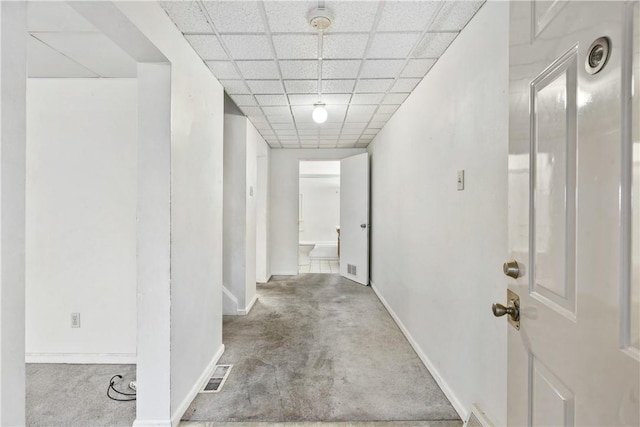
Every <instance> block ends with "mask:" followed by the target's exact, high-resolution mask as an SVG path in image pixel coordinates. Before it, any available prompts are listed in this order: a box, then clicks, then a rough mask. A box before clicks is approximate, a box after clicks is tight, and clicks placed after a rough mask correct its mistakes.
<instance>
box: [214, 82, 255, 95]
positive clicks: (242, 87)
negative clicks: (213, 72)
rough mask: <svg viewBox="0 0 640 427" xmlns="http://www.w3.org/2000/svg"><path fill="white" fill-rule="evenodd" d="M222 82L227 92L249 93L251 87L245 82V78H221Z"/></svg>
mask: <svg viewBox="0 0 640 427" xmlns="http://www.w3.org/2000/svg"><path fill="white" fill-rule="evenodd" d="M219 81H220V84H221V85H222V86H223V87H224V90H225V92H227V93H228V94H248V93H251V92H249V88H247V85H246V84H245V83H244V80H220V79H219Z"/></svg>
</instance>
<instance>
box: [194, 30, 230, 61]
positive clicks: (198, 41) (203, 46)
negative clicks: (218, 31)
mask: <svg viewBox="0 0 640 427" xmlns="http://www.w3.org/2000/svg"><path fill="white" fill-rule="evenodd" d="M185 38H186V39H187V41H188V42H189V43H190V44H191V46H192V47H193V49H194V50H195V51H196V53H197V54H198V55H200V57H201V58H202V59H204V60H223V61H224V60H228V59H229V58H228V57H227V54H226V53H225V52H224V49H223V48H222V45H221V44H220V42H219V41H218V37H216V36H215V35H211V34H207V35H186V36H185Z"/></svg>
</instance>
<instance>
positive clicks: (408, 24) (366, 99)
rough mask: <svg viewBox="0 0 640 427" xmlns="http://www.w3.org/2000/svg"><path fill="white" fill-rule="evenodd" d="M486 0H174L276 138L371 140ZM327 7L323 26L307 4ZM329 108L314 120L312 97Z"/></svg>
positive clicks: (218, 72) (198, 47)
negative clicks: (321, 119)
mask: <svg viewBox="0 0 640 427" xmlns="http://www.w3.org/2000/svg"><path fill="white" fill-rule="evenodd" d="M483 3H484V0H480V1H470V0H455V1H454V0H418V1H411V0H389V1H340V0H333V1H328V0H327V1H317V0H316V1H306V0H301V1H300V0H298V1H287V0H257V1H246V0H218V1H205V0H198V1H166V2H162V3H161V4H162V6H163V7H164V9H165V11H166V12H167V14H168V15H169V17H170V18H171V19H172V20H173V22H174V23H175V24H176V26H177V27H178V29H179V30H180V31H181V32H182V33H183V34H184V36H185V38H186V39H187V41H188V42H189V43H190V44H191V46H192V47H193V48H194V50H195V51H196V52H197V53H198V55H200V57H201V58H202V59H203V61H204V62H205V63H206V64H207V65H208V67H209V69H210V70H211V72H212V73H213V74H214V76H216V78H218V80H219V81H220V83H221V84H222V85H223V87H224V88H225V91H226V92H227V93H228V94H229V96H230V97H231V98H232V99H233V100H234V102H235V103H236V104H237V105H238V107H239V108H240V109H241V110H242V112H243V113H244V114H245V115H246V116H247V117H248V118H249V120H250V121H251V122H252V123H253V124H254V126H255V127H256V129H257V130H258V131H259V132H260V133H261V134H262V136H263V137H264V138H265V140H266V141H267V143H268V144H269V145H270V146H271V147H272V148H315V147H320V148H335V147H366V146H367V145H368V144H369V143H370V142H371V141H372V140H373V138H374V137H375V135H376V134H377V133H378V132H379V130H380V129H381V128H382V127H383V126H384V125H385V124H386V122H387V121H388V120H389V119H390V118H391V117H392V115H393V114H394V113H395V112H396V111H397V109H398V107H399V106H400V105H401V104H402V103H403V102H404V101H405V99H406V98H407V97H408V96H409V95H410V93H411V92H412V91H413V90H414V89H415V88H416V86H417V85H418V84H419V83H420V81H421V80H422V79H423V78H424V76H425V75H426V74H427V73H428V72H429V70H430V69H431V67H433V65H434V64H435V62H436V61H437V60H438V58H439V57H440V56H441V55H442V54H443V53H444V52H445V51H446V49H447V48H448V46H449V45H450V44H451V43H452V42H453V40H454V39H455V38H456V36H457V35H458V34H459V32H460V31H462V29H463V28H464V27H465V26H466V24H467V23H468V21H469V20H470V19H471V18H472V17H473V16H474V15H475V13H476V12H477V11H478V9H479V8H480V7H481V6H482V4H483ZM317 7H326V8H327V9H328V10H329V11H330V12H331V14H332V15H333V19H332V23H331V26H330V27H329V28H328V29H326V30H324V31H323V33H322V35H320V34H319V33H318V32H317V31H316V30H315V29H314V28H312V27H311V26H310V25H309V23H308V22H307V13H308V12H309V11H310V10H312V9H314V8H317ZM317 102H322V103H324V104H325V105H326V109H327V111H328V114H329V118H328V120H327V121H326V122H325V123H323V124H317V123H315V122H313V120H312V118H311V112H312V111H313V108H314V104H315V103H317Z"/></svg>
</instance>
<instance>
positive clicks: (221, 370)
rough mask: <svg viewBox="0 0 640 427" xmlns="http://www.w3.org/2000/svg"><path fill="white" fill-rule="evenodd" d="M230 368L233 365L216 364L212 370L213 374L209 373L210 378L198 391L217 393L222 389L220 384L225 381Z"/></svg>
mask: <svg viewBox="0 0 640 427" xmlns="http://www.w3.org/2000/svg"><path fill="white" fill-rule="evenodd" d="M231 368H233V365H216V369H214V370H213V375H211V378H209V381H207V382H206V384H205V385H204V388H203V389H202V391H200V393H217V392H219V391H220V390H222V386H223V385H224V383H225V381H227V377H228V376H229V372H231Z"/></svg>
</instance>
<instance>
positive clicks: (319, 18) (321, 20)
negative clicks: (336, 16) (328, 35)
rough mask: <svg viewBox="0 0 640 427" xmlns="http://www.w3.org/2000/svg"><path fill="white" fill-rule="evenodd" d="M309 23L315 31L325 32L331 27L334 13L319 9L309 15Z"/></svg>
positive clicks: (311, 11)
mask: <svg viewBox="0 0 640 427" xmlns="http://www.w3.org/2000/svg"><path fill="white" fill-rule="evenodd" d="M307 21H309V25H311V26H312V27H313V28H314V29H315V30H317V31H324V30H326V29H327V28H329V27H330V26H331V23H332V22H333V13H331V11H330V10H329V9H326V8H324V7H317V8H315V9H311V10H310V11H309V12H308V13H307Z"/></svg>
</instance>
